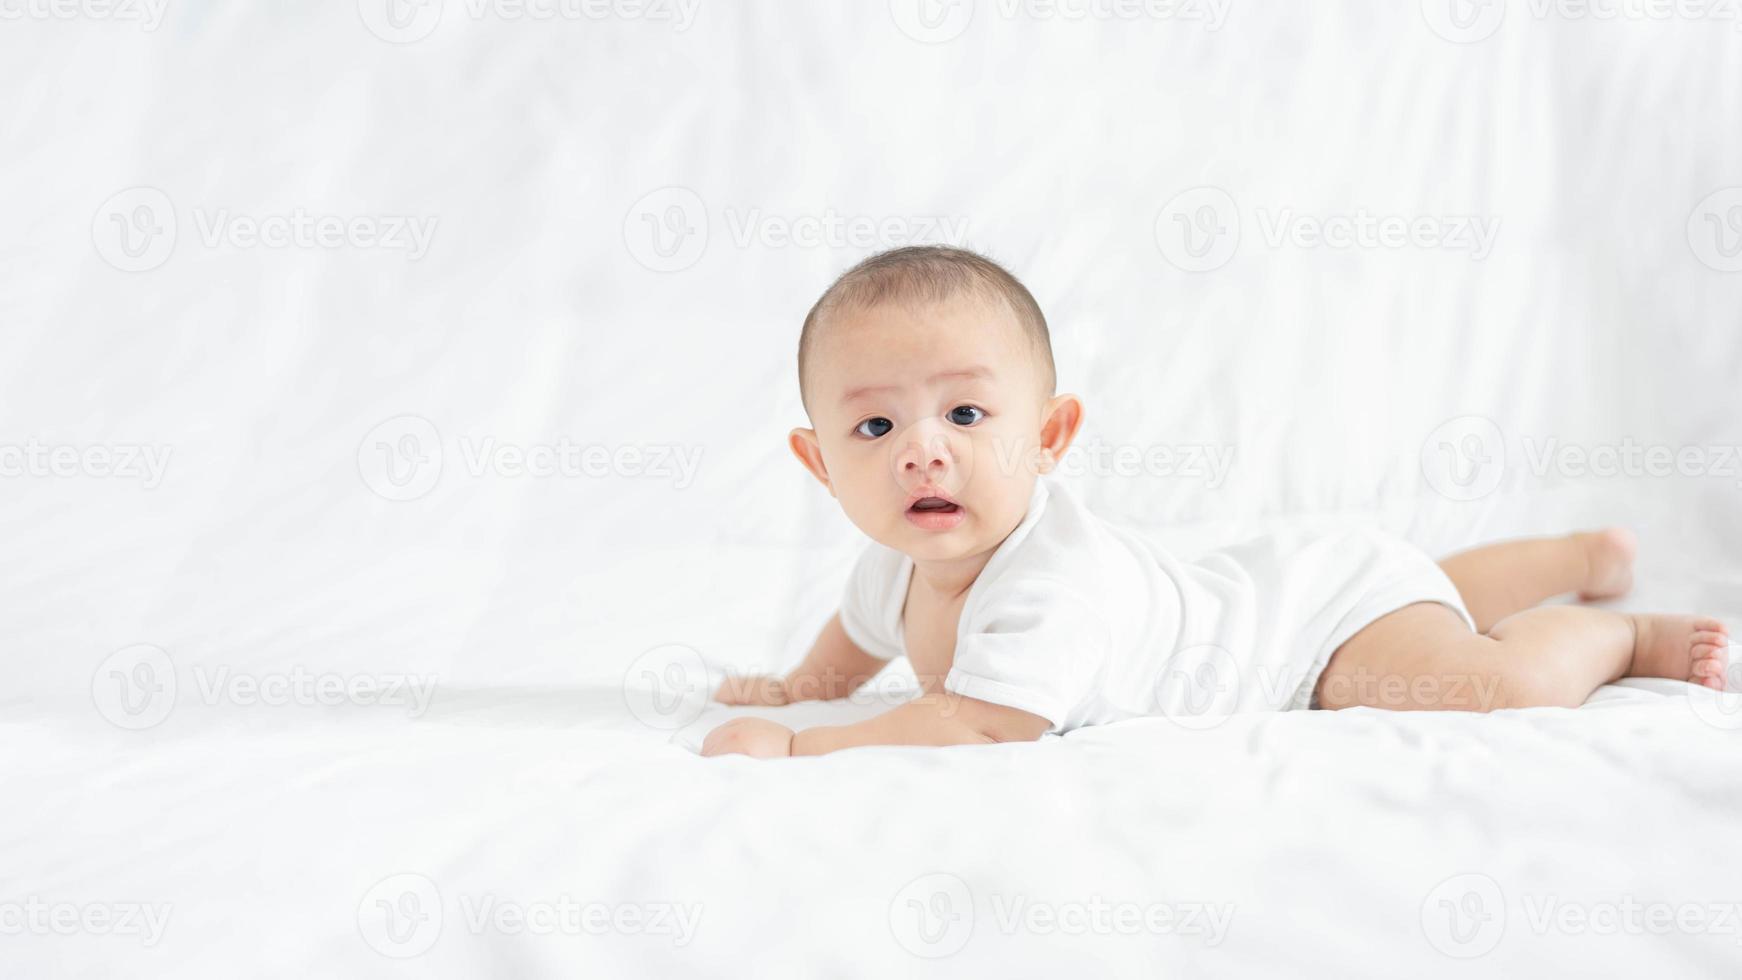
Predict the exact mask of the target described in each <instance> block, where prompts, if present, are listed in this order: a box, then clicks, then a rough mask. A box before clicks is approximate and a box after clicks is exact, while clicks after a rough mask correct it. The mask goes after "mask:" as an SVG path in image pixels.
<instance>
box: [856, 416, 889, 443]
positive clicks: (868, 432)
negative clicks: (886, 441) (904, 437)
mask: <svg viewBox="0 0 1742 980" xmlns="http://www.w3.org/2000/svg"><path fill="white" fill-rule="evenodd" d="M893 428H895V423H894V422H891V421H889V420H888V419H886V418H883V417H881V416H878V417H877V418H869V419H866V420H865V421H863V422H860V423H859V424H858V425H857V426H855V427H854V428H853V431H854V432H857V433H858V434H859V435H862V436H864V437H865V438H867V439H876V438H878V437H880V436H886V435H888V434H889V430H891V429H893Z"/></svg>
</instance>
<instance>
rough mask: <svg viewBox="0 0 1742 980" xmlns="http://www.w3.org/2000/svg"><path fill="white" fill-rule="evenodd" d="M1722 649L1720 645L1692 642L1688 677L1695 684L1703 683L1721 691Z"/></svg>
mask: <svg viewBox="0 0 1742 980" xmlns="http://www.w3.org/2000/svg"><path fill="white" fill-rule="evenodd" d="M1724 650H1725V648H1724V647H1723V646H1722V645H1714V644H1711V643H1696V644H1694V647H1693V651H1692V652H1693V663H1691V664H1690V665H1689V667H1688V679H1689V680H1690V681H1693V682H1694V683H1695V684H1704V685H1705V686H1707V687H1709V688H1711V689H1712V690H1714V691H1722V690H1723V689H1724V666H1725V664H1724Z"/></svg>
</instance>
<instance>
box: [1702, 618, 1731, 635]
mask: <svg viewBox="0 0 1742 980" xmlns="http://www.w3.org/2000/svg"><path fill="white" fill-rule="evenodd" d="M1694 632H1695V633H1696V634H1703V633H1715V634H1717V635H1718V636H1719V637H1725V636H1729V635H1730V627H1728V626H1725V625H1724V621H1723V620H1721V619H1713V618H1711V617H1710V616H1701V617H1700V618H1699V619H1696V620H1694ZM1695 639H1699V637H1698V636H1695Z"/></svg>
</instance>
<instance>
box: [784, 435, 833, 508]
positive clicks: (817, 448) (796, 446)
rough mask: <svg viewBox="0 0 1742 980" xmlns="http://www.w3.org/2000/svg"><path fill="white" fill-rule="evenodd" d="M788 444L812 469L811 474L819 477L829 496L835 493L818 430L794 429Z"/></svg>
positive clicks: (806, 465) (800, 459)
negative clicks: (824, 459)
mask: <svg viewBox="0 0 1742 980" xmlns="http://www.w3.org/2000/svg"><path fill="white" fill-rule="evenodd" d="M786 444H787V445H788V446H789V447H791V448H792V454H793V455H794V456H797V457H798V461H799V462H801V463H803V464H804V468H805V469H807V470H810V473H811V476H814V477H816V478H817V482H818V483H821V484H822V485H823V487H824V488H825V489H827V490H828V491H829V496H831V497H833V496H834V495H835V485H834V484H832V483H830V482H829V468H828V467H827V466H826V465H824V464H823V445H822V443H820V442H818V441H817V430H815V429H794V430H792V431H791V432H789V433H787V436H786Z"/></svg>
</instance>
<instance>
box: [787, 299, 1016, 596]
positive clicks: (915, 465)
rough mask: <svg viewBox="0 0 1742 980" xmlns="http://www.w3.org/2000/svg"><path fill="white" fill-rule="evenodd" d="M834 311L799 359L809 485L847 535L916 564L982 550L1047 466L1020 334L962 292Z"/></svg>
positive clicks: (1011, 320)
mask: <svg viewBox="0 0 1742 980" xmlns="http://www.w3.org/2000/svg"><path fill="white" fill-rule="evenodd" d="M839 316H840V319H838V320H837V321H835V322H833V323H831V324H829V325H828V327H827V329H826V330H825V331H824V333H823V334H822V335H821V336H820V337H819V338H818V344H817V346H816V348H815V349H814V350H813V351H812V353H811V359H810V364H809V378H808V381H807V400H808V402H809V408H810V415H811V421H812V423H813V424H814V425H815V426H816V428H815V430H814V432H815V437H814V438H815V440H816V443H817V445H818V447H819V448H820V451H821V456H822V464H823V469H824V470H825V471H826V473H822V474H818V475H819V477H821V478H823V479H824V481H825V482H826V483H827V485H828V487H829V490H830V492H831V493H833V494H834V495H835V497H836V499H838V500H839V501H840V502H841V508H842V510H844V511H845V512H846V514H847V517H848V519H850V520H851V521H852V522H853V523H854V524H855V525H857V526H858V527H859V529H860V530H862V531H864V532H865V533H866V534H867V535H869V536H870V537H871V538H872V539H874V540H876V541H878V542H880V543H882V544H884V545H887V546H889V547H891V548H894V549H896V550H897V551H900V552H902V553H904V554H906V555H908V556H909V557H911V558H913V559H914V560H916V561H950V560H955V559H960V558H967V557H970V556H974V555H977V554H980V553H982V552H986V551H990V550H991V549H994V548H996V547H997V546H998V545H999V543H1000V542H1002V541H1003V540H1004V538H1005V537H1006V536H1007V535H1009V533H1010V532H1011V531H1012V530H1014V529H1015V527H1016V525H1017V524H1018V523H1020V522H1021V520H1022V517H1023V514H1024V513H1025V511H1026V509H1027V506H1028V498H1029V495H1030V493H1031V492H1032V491H1033V489H1034V481H1035V480H1036V479H1037V477H1038V473H1039V472H1041V471H1043V470H1044V469H1046V468H1050V461H1046V460H1043V458H1042V456H1041V454H1040V453H1039V449H1040V446H1041V428H1042V422H1043V418H1044V416H1045V415H1046V414H1047V410H1048V396H1049V395H1050V394H1051V393H1050V392H1049V391H1046V390H1044V381H1043V379H1042V373H1043V372H1042V368H1041V367H1040V364H1039V359H1038V357H1037V355H1036V353H1035V351H1034V349H1033V347H1032V346H1031V343H1030V341H1029V339H1028V336H1027V335H1026V334H1025V333H1024V332H1023V330H1022V327H1021V325H1020V324H1018V323H1017V321H1016V319H1015V317H1014V315H1013V314H1011V313H1010V312H1009V311H1008V310H1006V309H1005V308H1004V307H1003V306H1002V305H1000V304H994V303H989V302H987V301H985V300H983V299H979V298H977V297H972V296H962V297H959V298H956V299H952V300H950V301H947V302H945V303H940V304H932V305H922V306H914V307H909V306H904V305H886V306H880V307H876V308H873V309H869V310H864V311H859V312H843V313H841V314H839ZM796 435H797V434H796V433H795V436H796ZM813 469H814V467H813Z"/></svg>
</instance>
